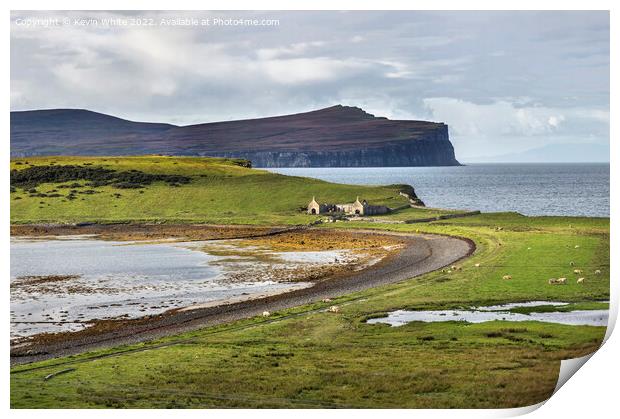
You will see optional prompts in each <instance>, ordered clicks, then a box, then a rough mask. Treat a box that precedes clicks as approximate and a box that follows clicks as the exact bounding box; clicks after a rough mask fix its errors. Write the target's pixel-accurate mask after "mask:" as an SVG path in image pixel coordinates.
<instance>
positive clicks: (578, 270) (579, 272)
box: [573, 269, 583, 274]
mask: <svg viewBox="0 0 620 419" xmlns="http://www.w3.org/2000/svg"><path fill="white" fill-rule="evenodd" d="M573 273H576V274H582V273H583V271H582V270H581V269H575V270H573Z"/></svg>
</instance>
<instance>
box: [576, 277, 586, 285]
mask: <svg viewBox="0 0 620 419" xmlns="http://www.w3.org/2000/svg"><path fill="white" fill-rule="evenodd" d="M583 281H585V278H577V283H578V284H583Z"/></svg>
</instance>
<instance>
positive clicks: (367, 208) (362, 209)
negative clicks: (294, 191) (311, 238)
mask: <svg viewBox="0 0 620 419" xmlns="http://www.w3.org/2000/svg"><path fill="white" fill-rule="evenodd" d="M388 212H390V208H388V207H386V206H383V205H370V204H368V202H367V201H366V200H365V199H364V200H363V201H360V198H359V196H358V197H357V199H356V200H355V202H353V203H352V204H319V203H318V202H317V201H316V199H315V198H314V197H312V201H310V203H309V204H308V214H334V215H337V214H347V215H379V214H387V213H388Z"/></svg>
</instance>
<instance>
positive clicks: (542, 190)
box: [269, 163, 609, 217]
mask: <svg viewBox="0 0 620 419" xmlns="http://www.w3.org/2000/svg"><path fill="white" fill-rule="evenodd" d="M269 170H271V171H273V172H277V173H283V174H286V175H293V176H306V177H314V178H318V179H323V180H327V181H330V182H339V183H350V184H361V185H388V184H393V183H406V184H410V185H412V186H413V187H414V188H415V190H416V193H417V195H418V196H419V197H420V198H421V199H422V200H423V201H424V203H425V204H426V205H427V206H429V207H439V208H453V209H471V210H480V211H483V212H496V211H517V212H520V213H522V214H525V215H584V216H590V217H609V164H608V163H551V164H549V163H515V164H512V163H505V164H469V165H467V166H458V167H372V168H277V169H269Z"/></svg>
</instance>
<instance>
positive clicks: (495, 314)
mask: <svg viewBox="0 0 620 419" xmlns="http://www.w3.org/2000/svg"><path fill="white" fill-rule="evenodd" d="M566 305H568V303H563V302H557V301H528V302H525V303H510V304H502V305H494V306H486V307H472V308H471V309H469V310H420V311H408V310H396V311H393V312H391V313H389V314H388V315H387V316H386V317H381V318H376V319H369V320H368V321H367V323H369V324H374V323H387V324H389V325H391V326H402V325H405V324H407V323H410V322H446V321H464V322H468V323H483V322H490V321H497V320H499V321H510V322H525V321H539V322H547V323H559V324H568V325H575V326H607V318H608V316H609V310H574V311H567V312H561V311H554V312H544V313H535V312H532V313H530V314H522V313H512V312H510V311H509V310H511V309H515V308H521V307H540V306H558V307H561V306H566Z"/></svg>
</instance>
